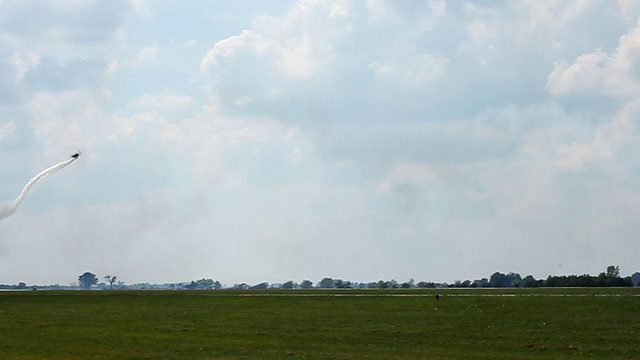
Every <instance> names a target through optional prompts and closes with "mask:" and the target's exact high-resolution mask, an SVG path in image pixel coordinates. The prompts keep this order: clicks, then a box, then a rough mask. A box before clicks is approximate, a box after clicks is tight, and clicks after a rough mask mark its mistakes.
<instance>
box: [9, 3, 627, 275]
mask: <svg viewBox="0 0 640 360" xmlns="http://www.w3.org/2000/svg"><path fill="white" fill-rule="evenodd" d="M639 15H640V2H636V1H624V0H619V1H617V2H616V1H609V0H604V1H596V0H589V1H539V0H532V1H377V0H370V1H359V0H358V1H356V0H354V1H335V2H330V1H313V0H304V1H297V2H294V1H261V0H255V1H241V2H234V1H181V2H174V1H144V0H131V1H79V0H51V1H35V0H34V1H26V0H20V1H18V0H15V1H11V0H9V1H7V0H5V1H3V0H0V164H1V166H0V200H2V201H10V200H12V199H14V198H15V197H16V196H17V195H18V194H19V192H20V190H21V189H22V187H23V186H24V184H25V183H26V182H27V181H28V180H29V179H30V178H31V177H32V176H33V175H35V174H36V173H38V172H39V171H41V170H43V169H45V168H47V167H48V166H51V165H53V164H55V163H58V162H60V161H63V160H65V159H67V158H68V157H69V155H71V154H72V153H73V152H74V151H75V150H76V149H78V148H82V149H83V154H82V156H81V157H80V159H79V160H78V161H76V162H75V163H73V164H71V165H69V166H68V167H66V168H64V169H62V170H61V171H59V172H57V173H55V174H53V175H52V176H50V177H47V178H45V179H43V180H42V181H41V182H40V183H38V184H36V186H35V187H34V188H33V190H32V192H31V193H30V194H29V196H28V197H27V198H26V199H25V200H24V202H22V204H21V206H20V208H19V209H18V211H17V212H16V213H15V214H14V215H13V216H12V217H9V218H6V219H3V220H2V221H0V283H9V284H11V283H17V282H19V281H24V282H26V283H28V284H46V283H60V284H69V283H71V282H73V281H77V278H78V275H80V274H81V273H83V272H85V271H91V272H94V273H95V274H97V275H98V276H99V277H102V276H103V275H105V274H107V273H108V274H112V275H117V276H118V277H119V278H120V279H121V280H123V281H125V282H127V283H134V282H142V281H148V282H177V281H187V280H192V279H196V278H203V277H205V278H212V279H216V280H220V281H221V282H223V283H226V284H233V283H238V282H247V283H257V282H261V281H267V282H283V281H286V280H289V279H291V280H294V281H301V280H303V279H310V280H312V281H314V282H316V281H318V280H320V279H322V278H323V277H334V278H343V279H350V280H353V281H375V280H379V279H384V280H390V279H396V280H398V281H400V282H402V281H406V280H408V279H410V278H414V279H416V281H419V280H426V281H449V282H452V281H454V280H456V279H460V280H464V279H474V278H480V277H485V276H487V277H488V276H489V275H491V274H492V273H493V272H495V271H501V272H508V271H515V272H519V273H520V274H522V275H523V276H524V275H528V274H532V275H534V276H535V277H538V278H540V277H543V278H546V276H547V275H549V274H583V273H589V274H598V273H599V272H602V271H604V270H605V269H606V267H607V265H611V264H616V265H619V266H620V269H621V273H622V274H623V275H628V274H631V273H633V272H635V271H638V270H640V268H639V267H638V254H640V241H639V238H638V234H640V221H639V220H640V219H639V216H640V192H639V191H638V180H639V179H640V125H639V124H638V119H640V23H639V22H638V18H639Z"/></svg>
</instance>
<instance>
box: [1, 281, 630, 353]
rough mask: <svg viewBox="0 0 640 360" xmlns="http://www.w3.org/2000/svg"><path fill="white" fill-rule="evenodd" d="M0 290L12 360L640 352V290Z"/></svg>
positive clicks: (4, 339) (4, 347) (6, 349)
mask: <svg viewBox="0 0 640 360" xmlns="http://www.w3.org/2000/svg"><path fill="white" fill-rule="evenodd" d="M437 292H438V293H439V294H440V295H441V298H440V300H436V299H435V298H434V294H435V293H436V290H433V289H431V290H422V289H411V290H335V291H324V290H312V291H301V290H293V291H282V290H280V291H5V292H0V358H1V359H88V358H102V359H111V358H117V359H126V358H129V359H143V358H155V359H168V358H180V359H187V358H193V359H207V358H210V359H289V358H291V359H437V358H440V359H452V358H465V359H471V358H473V359H497V358H514V359H545V358H547V359H560V358H575V359H583V358H588V357H590V358H603V359H604V358H606V359H613V358H616V359H624V358H640V289H637V288H616V289H509V290H506V289H505V290H495V289H493V290H487V289H466V290H460V289H438V290H437Z"/></svg>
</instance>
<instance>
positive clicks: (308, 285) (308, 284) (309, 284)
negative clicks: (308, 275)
mask: <svg viewBox="0 0 640 360" xmlns="http://www.w3.org/2000/svg"><path fill="white" fill-rule="evenodd" d="M300 287H301V288H303V289H312V288H313V283H312V282H311V280H303V281H302V282H301V283H300Z"/></svg>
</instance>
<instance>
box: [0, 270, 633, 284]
mask: <svg viewBox="0 0 640 360" xmlns="http://www.w3.org/2000/svg"><path fill="white" fill-rule="evenodd" d="M104 279H105V280H107V282H106V283H105V282H98V277H97V276H96V275H94V274H92V273H90V272H85V273H84V274H82V275H80V276H79V277H78V284H72V285H71V286H64V285H58V284H55V285H45V286H41V285H32V286H28V285H27V284H25V283H24V282H20V283H19V284H17V285H2V284H0V290H24V289H78V288H80V289H91V288H94V289H95V288H97V289H120V290H124V289H167V290H181V289H182V290H219V289H237V290H259V289H398V288H402V289H410V288H445V287H450V288H513V287H521V288H529V287H614V286H615V287H623V286H638V284H639V283H640V272H636V273H634V274H633V275H631V276H626V277H621V276H620V268H619V267H618V266H613V265H611V266H609V267H607V270H606V272H602V273H600V274H599V275H597V276H592V275H588V274H584V275H549V276H548V277H547V278H546V279H536V278H534V277H533V276H531V275H528V276H525V277H524V278H523V277H522V276H520V274H518V273H514V272H509V273H506V274H504V273H501V272H495V273H493V274H492V275H491V276H490V277H489V278H482V279H476V280H473V281H472V280H464V281H461V280H456V281H455V282H454V283H453V284H449V283H435V282H427V281H419V282H416V281H414V280H413V279H411V280H409V281H405V282H402V283H400V282H398V281H396V280H378V281H372V282H352V281H350V280H343V279H333V278H330V277H326V278H324V279H322V280H320V281H318V282H317V283H313V282H312V281H311V280H303V281H302V282H300V283H297V282H294V281H292V280H289V281H286V282H284V283H272V284H269V283H268V282H261V283H258V284H254V285H250V284H247V283H239V284H234V285H231V286H227V285H223V284H222V283H220V281H217V280H215V281H214V280H212V279H205V278H202V279H200V280H193V281H190V282H182V283H168V284H150V283H138V284H131V285H127V284H125V283H124V282H122V281H118V282H117V283H116V280H117V276H112V275H106V276H104Z"/></svg>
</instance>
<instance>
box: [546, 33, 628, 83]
mask: <svg viewBox="0 0 640 360" xmlns="http://www.w3.org/2000/svg"><path fill="white" fill-rule="evenodd" d="M639 69H640V26H637V27H635V28H634V29H632V30H631V31H629V33H627V34H626V35H623V36H621V37H620V39H619V42H618V47H617V48H616V49H615V50H614V51H613V53H612V54H608V53H606V52H605V51H603V50H602V49H596V50H595V51H593V52H590V53H586V54H582V55H580V56H578V57H577V58H576V59H575V61H574V62H573V64H568V63H567V62H565V61H558V62H556V63H554V66H553V71H552V72H551V74H550V75H549V78H548V81H547V86H546V87H547V89H548V90H549V91H550V92H551V93H552V94H553V95H570V94H602V95H608V96H633V95H635V94H637V93H638V90H639V89H640V82H639V81H638V70H639Z"/></svg>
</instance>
